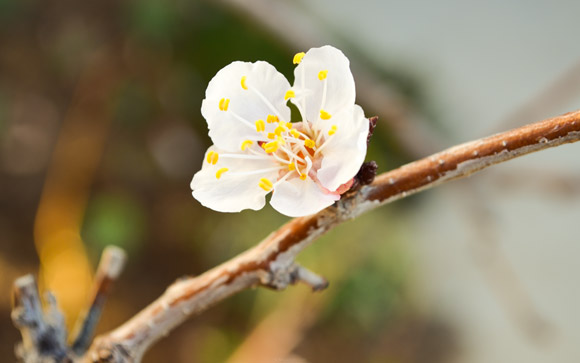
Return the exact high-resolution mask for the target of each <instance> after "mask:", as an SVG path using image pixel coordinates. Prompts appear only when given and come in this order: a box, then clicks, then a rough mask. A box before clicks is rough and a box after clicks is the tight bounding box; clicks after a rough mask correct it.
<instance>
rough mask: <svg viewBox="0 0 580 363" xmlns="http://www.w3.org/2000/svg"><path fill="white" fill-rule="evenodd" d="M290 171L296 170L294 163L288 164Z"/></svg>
mask: <svg viewBox="0 0 580 363" xmlns="http://www.w3.org/2000/svg"><path fill="white" fill-rule="evenodd" d="M288 170H290V171H292V170H296V165H294V163H290V164H288Z"/></svg>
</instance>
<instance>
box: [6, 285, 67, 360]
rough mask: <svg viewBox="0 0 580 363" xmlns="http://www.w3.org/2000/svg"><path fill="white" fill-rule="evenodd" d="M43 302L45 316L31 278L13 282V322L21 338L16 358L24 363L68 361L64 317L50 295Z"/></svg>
mask: <svg viewBox="0 0 580 363" xmlns="http://www.w3.org/2000/svg"><path fill="white" fill-rule="evenodd" d="M45 300H46V303H47V305H48V308H47V310H46V313H45V312H43V310H42V303H41V301H40V297H39V296H38V288H37V286H36V280H35V279H34V277H33V276H32V275H26V276H23V277H20V278H18V279H17V280H16V281H15V282H14V309H13V310H12V321H13V322H14V325H16V327H17V328H18V329H20V332H21V334H22V343H21V344H19V345H18V346H17V347H16V356H17V357H18V358H19V359H21V360H22V361H24V362H61V361H65V359H66V358H67V357H68V352H67V346H66V327H65V325H64V317H63V316H62V313H61V312H60V310H59V309H58V307H57V306H56V300H55V298H54V296H52V294H50V293H48V294H46V299H45Z"/></svg>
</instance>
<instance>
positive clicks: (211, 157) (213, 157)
mask: <svg viewBox="0 0 580 363" xmlns="http://www.w3.org/2000/svg"><path fill="white" fill-rule="evenodd" d="M218 159H219V154H218V153H217V152H215V151H210V152H208V153H207V162H208V163H210V164H213V165H215V164H217V162H218Z"/></svg>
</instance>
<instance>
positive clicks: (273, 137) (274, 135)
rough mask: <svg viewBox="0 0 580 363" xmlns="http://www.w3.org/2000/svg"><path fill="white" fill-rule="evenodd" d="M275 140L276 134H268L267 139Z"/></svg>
mask: <svg viewBox="0 0 580 363" xmlns="http://www.w3.org/2000/svg"><path fill="white" fill-rule="evenodd" d="M275 138H276V134H275V133H273V132H268V139H272V140H274V139H275Z"/></svg>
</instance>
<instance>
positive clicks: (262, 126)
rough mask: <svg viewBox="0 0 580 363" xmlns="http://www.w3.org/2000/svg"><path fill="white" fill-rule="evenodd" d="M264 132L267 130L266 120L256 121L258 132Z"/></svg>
mask: <svg viewBox="0 0 580 363" xmlns="http://www.w3.org/2000/svg"><path fill="white" fill-rule="evenodd" d="M264 130H266V124H265V123H264V120H258V121H256V131H258V132H260V131H264Z"/></svg>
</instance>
